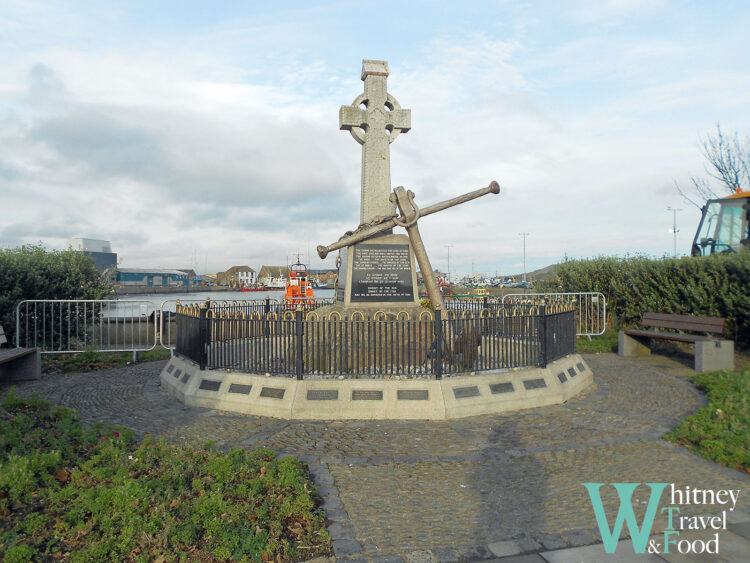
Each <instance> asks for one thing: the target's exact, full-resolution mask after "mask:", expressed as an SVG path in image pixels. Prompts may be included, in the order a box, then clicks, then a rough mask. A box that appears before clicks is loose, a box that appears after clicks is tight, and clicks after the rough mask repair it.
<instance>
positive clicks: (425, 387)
mask: <svg viewBox="0 0 750 563" xmlns="http://www.w3.org/2000/svg"><path fill="white" fill-rule="evenodd" d="M593 380H594V374H593V373H592V371H591V369H590V368H589V367H588V366H587V365H586V362H585V361H584V360H583V359H582V358H581V357H580V356H579V355H578V354H571V355H569V356H566V357H565V358H562V359H560V360H557V361H555V362H552V363H550V364H549V365H547V367H546V368H521V369H514V370H501V371H496V372H486V373H479V374H474V375H472V374H471V373H467V374H462V375H452V376H451V377H447V378H444V379H441V380H435V379H413V380H383V379H325V380H320V379H316V380H313V379H310V380H301V381H299V380H296V379H291V378H285V377H273V376H265V375H262V374H248V373H240V372H232V371H229V370H201V369H199V367H198V365H197V364H195V363H193V362H191V361H189V360H186V359H185V358H182V357H179V356H175V357H173V358H172V359H171V360H170V361H169V363H168V364H167V365H166V367H165V368H164V370H163V371H162V372H161V383H162V387H163V388H165V389H166V390H167V391H168V392H169V393H171V394H172V395H173V396H174V397H176V398H177V399H178V400H179V401H180V402H182V403H184V404H186V405H192V406H197V407H205V408H211V409H216V410H222V411H230V412H238V413H244V414H249V415H258V416H270V417H274V418H281V419H289V420H292V419H300V420H356V419H362V420H373V419H382V420H407V419H410V420H421V419H430V420H445V419H453V418H463V417H467V416H475V415H481V414H499V413H507V412H512V411H518V410H522V409H529V408H534V407H541V406H547V405H554V404H561V403H564V402H566V401H567V400H569V399H571V398H572V397H574V396H576V395H577V394H579V393H580V392H581V391H583V390H584V389H586V388H588V387H589V386H590V385H591V384H592V383H593Z"/></svg>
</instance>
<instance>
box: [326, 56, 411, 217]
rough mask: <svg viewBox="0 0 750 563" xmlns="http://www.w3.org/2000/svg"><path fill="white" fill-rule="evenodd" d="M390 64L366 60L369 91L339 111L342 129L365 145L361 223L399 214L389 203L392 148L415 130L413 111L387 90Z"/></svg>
mask: <svg viewBox="0 0 750 563" xmlns="http://www.w3.org/2000/svg"><path fill="white" fill-rule="evenodd" d="M387 78H388V63H387V62H386V61H373V60H363V61H362V80H363V81H364V83H365V91H364V93H363V94H360V95H359V96H357V98H356V99H355V100H354V102H352V105H350V106H341V109H340V110H339V128H340V129H347V130H349V132H350V133H351V134H352V137H354V138H355V139H356V141H357V142H358V143H359V144H361V145H362V195H361V200H360V201H361V203H360V223H368V222H370V221H372V220H373V219H375V218H376V217H379V216H392V215H393V214H394V213H395V209H394V206H393V204H392V203H391V202H390V200H389V196H390V193H391V162H390V154H389V147H388V145H389V144H390V143H392V142H393V141H394V140H395V139H396V137H398V135H399V133H406V132H407V131H409V129H410V128H411V110H408V109H401V106H400V105H399V103H398V102H397V101H396V98H394V97H393V96H391V95H390V94H389V93H388V90H387V84H386V81H387ZM362 106H364V107H362Z"/></svg>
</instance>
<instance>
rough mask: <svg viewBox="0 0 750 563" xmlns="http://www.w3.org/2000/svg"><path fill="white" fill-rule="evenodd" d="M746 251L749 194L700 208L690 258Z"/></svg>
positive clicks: (713, 201)
mask: <svg viewBox="0 0 750 563" xmlns="http://www.w3.org/2000/svg"><path fill="white" fill-rule="evenodd" d="M742 248H745V249H749V248H750V191H745V192H743V191H738V192H737V193H734V194H732V195H730V196H727V197H723V198H720V199H710V200H708V201H707V202H706V205H704V206H703V214H702V216H701V222H700V223H699V224H698V231H697V232H696V233H695V239H694V240H693V248H692V251H691V254H692V255H693V256H708V255H710V254H721V253H722V252H739V251H740V250H741V249H742Z"/></svg>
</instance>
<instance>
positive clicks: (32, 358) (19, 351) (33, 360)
mask: <svg viewBox="0 0 750 563" xmlns="http://www.w3.org/2000/svg"><path fill="white" fill-rule="evenodd" d="M7 342H8V339H7V338H5V331H4V330H3V325H0V381H23V380H25V379H40V378H41V377H42V359H41V354H40V353H39V348H1V347H2V345H3V344H5V343H7Z"/></svg>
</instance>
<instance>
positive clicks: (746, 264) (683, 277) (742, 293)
mask: <svg viewBox="0 0 750 563" xmlns="http://www.w3.org/2000/svg"><path fill="white" fill-rule="evenodd" d="M557 278H558V279H557V280H556V281H557V291H566V292H579V291H600V292H602V293H603V294H604V295H605V297H606V298H607V310H608V311H609V312H610V313H611V315H612V316H613V318H614V320H615V321H616V322H617V323H619V324H620V325H622V326H626V327H629V326H633V325H636V324H638V323H639V322H640V320H641V318H642V317H643V313H644V312H647V311H653V312H658V313H673V314H684V315H698V316H709V317H723V318H725V319H727V325H726V329H725V334H726V336H727V337H728V338H732V339H734V340H735V341H736V342H737V345H738V346H739V347H741V348H748V347H750V291H748V288H750V252H740V253H738V254H719V255H714V256H706V257H684V258H661V259H653V258H647V257H643V256H628V257H625V258H619V257H609V256H602V257H598V258H592V259H588V260H566V261H565V262H563V263H562V264H560V265H559V269H558V271H557Z"/></svg>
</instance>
